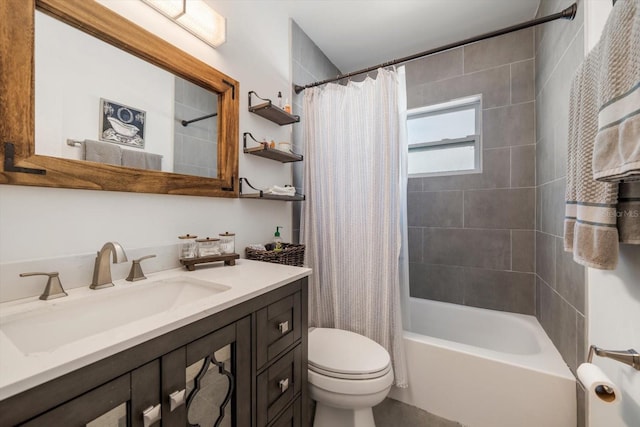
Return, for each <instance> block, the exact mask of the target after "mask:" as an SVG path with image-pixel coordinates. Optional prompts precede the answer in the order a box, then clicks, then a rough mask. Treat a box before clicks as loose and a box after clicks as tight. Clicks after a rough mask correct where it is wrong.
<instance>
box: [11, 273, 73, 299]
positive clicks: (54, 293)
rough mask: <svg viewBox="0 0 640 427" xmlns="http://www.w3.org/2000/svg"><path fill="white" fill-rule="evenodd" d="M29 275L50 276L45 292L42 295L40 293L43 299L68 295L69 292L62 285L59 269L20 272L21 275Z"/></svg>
mask: <svg viewBox="0 0 640 427" xmlns="http://www.w3.org/2000/svg"><path fill="white" fill-rule="evenodd" d="M29 276H49V280H47V286H46V287H45V288H44V292H43V293H42V295H40V299H41V300H49V299H56V298H60V297H66V296H67V293H66V292H65V291H64V288H63V287H62V282H60V273H58V272H57V271H53V272H51V273H42V272H32V273H20V277H29Z"/></svg>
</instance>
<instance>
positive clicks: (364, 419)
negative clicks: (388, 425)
mask: <svg viewBox="0 0 640 427" xmlns="http://www.w3.org/2000/svg"><path fill="white" fill-rule="evenodd" d="M375 426H376V423H375V421H374V420H373V411H372V410H371V408H358V409H341V408H334V407H331V406H327V405H324V404H322V403H320V402H316V416H315V419H314V421H313V427H375Z"/></svg>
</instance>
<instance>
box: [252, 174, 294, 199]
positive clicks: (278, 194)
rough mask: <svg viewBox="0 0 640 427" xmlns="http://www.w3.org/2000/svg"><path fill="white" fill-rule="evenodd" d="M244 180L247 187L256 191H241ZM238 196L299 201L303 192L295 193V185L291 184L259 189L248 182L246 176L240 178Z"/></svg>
mask: <svg viewBox="0 0 640 427" xmlns="http://www.w3.org/2000/svg"><path fill="white" fill-rule="evenodd" d="M243 182H246V183H247V185H248V186H249V187H251V188H252V189H254V190H256V191H257V193H250V194H247V193H244V194H243V192H242V183H243ZM240 198H244V199H264V200H283V201H289V202H301V201H303V200H304V194H297V193H296V189H295V187H293V186H291V185H285V186H284V187H280V186H278V185H274V186H271V187H270V188H268V189H266V190H261V189H258V188H256V187H254V186H253V185H251V183H250V182H249V180H248V179H247V178H242V177H241V178H240Z"/></svg>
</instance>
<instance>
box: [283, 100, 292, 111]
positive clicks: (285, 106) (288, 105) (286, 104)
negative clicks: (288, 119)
mask: <svg viewBox="0 0 640 427" xmlns="http://www.w3.org/2000/svg"><path fill="white" fill-rule="evenodd" d="M283 110H284V111H286V112H287V113H289V114H291V104H289V99H288V98H287V100H286V101H285V102H284V108H283Z"/></svg>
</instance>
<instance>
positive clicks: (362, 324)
mask: <svg viewBox="0 0 640 427" xmlns="http://www.w3.org/2000/svg"><path fill="white" fill-rule="evenodd" d="M404 91H405V87H404V81H403V76H402V75H400V76H399V75H398V73H397V72H395V71H388V70H384V69H380V70H378V73H377V78H376V79H375V80H374V79H371V78H369V77H367V78H366V80H364V81H363V82H357V83H356V82H349V83H348V84H347V85H346V86H343V85H339V84H328V85H326V86H325V87H323V88H317V87H316V88H311V89H307V90H305V95H304V135H305V145H306V154H305V173H304V189H305V193H306V202H305V204H304V206H303V218H302V227H301V228H302V230H301V232H302V236H303V241H304V244H305V245H306V261H307V264H308V265H309V266H310V267H312V268H313V274H312V275H311V277H310V282H309V283H310V289H309V294H310V301H309V312H310V319H309V320H310V324H311V325H312V326H319V327H334V328H339V329H346V330H350V331H353V332H356V333H359V334H362V335H365V336H367V337H369V338H371V339H373V340H375V341H376V342H378V343H379V344H381V345H382V346H383V347H385V348H386V349H387V350H388V351H389V354H390V355H391V358H392V361H393V368H394V373H395V381H396V385H397V386H399V387H406V386H407V372H406V362H405V357H404V349H403V340H402V319H401V309H400V275H401V269H400V267H399V260H400V252H401V246H402V245H401V239H402V231H401V216H402V215H401V213H402V206H401V205H402V203H403V201H404V197H405V195H404V194H403V191H406V188H405V186H403V182H404V185H406V176H404V177H402V176H401V172H402V161H403V160H402V159H403V152H404V150H405V149H406V147H405V145H404V144H406V142H405V143H403V141H402V138H401V136H402V132H401V126H405V123H404V122H402V123H401V122H400V110H399V106H398V105H399V101H400V100H403V99H404Z"/></svg>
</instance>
